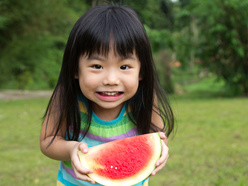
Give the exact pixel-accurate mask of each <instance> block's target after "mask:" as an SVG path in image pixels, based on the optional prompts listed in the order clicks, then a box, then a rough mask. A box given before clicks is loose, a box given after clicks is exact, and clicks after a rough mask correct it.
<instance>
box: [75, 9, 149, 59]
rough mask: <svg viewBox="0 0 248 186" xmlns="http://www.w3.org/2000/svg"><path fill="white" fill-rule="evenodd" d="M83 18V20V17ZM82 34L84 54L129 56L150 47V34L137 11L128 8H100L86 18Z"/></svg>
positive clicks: (82, 24) (81, 29)
mask: <svg viewBox="0 0 248 186" xmlns="http://www.w3.org/2000/svg"><path fill="white" fill-rule="evenodd" d="M79 21H80V20H79ZM80 22H81V24H80V27H81V28H80V29H79V30H80V31H79V33H78V39H77V40H78V47H77V48H80V51H79V52H80V54H81V55H88V56H90V55H92V54H93V53H98V54H101V55H104V56H107V55H108V53H109V51H110V50H111V49H113V51H114V53H115V55H120V56H127V55H128V54H130V53H133V52H134V51H136V53H137V55H138V57H139V54H138V53H139V52H138V51H140V49H141V48H142V47H143V46H146V45H147V43H146V34H145V30H144V27H143V25H142V24H141V22H140V21H139V19H138V18H137V15H136V14H135V12H134V11H133V10H131V9H129V8H125V7H118V6H117V7H116V6H115V7H114V8H113V7H109V6H103V7H96V8H94V9H93V10H92V11H89V12H88V13H86V14H85V16H83V17H82V20H81V21H80Z"/></svg>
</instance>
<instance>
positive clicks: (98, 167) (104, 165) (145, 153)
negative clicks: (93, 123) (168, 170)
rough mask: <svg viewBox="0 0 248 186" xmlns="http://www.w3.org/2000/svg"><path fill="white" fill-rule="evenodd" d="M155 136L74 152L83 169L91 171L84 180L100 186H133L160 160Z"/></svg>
mask: <svg viewBox="0 0 248 186" xmlns="http://www.w3.org/2000/svg"><path fill="white" fill-rule="evenodd" d="M160 154H161V139H160V136H159V134H158V133H150V134H144V135H139V136H135V137H130V138H125V139H121V140H116V141H112V142H109V143H105V144H102V145H97V146H94V147H91V148H89V151H88V153H87V154H83V153H82V152H80V151H79V152H78V155H79V158H80V161H81V164H82V166H83V167H85V168H88V169H91V170H93V173H92V174H89V175H88V176H89V177H90V178H92V179H93V180H95V181H96V182H98V183H100V184H102V185H108V186H112V185H115V186H116V185H118V186H127V185H134V184H136V183H139V182H141V181H142V180H144V179H145V178H147V177H148V176H149V175H150V174H151V173H152V171H153V170H154V169H155V163H156V161H157V160H158V159H159V158H160Z"/></svg>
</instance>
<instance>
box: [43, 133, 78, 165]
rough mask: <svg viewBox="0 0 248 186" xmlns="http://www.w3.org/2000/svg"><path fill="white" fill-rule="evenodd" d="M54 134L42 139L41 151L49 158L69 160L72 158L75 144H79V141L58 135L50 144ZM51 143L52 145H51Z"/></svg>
mask: <svg viewBox="0 0 248 186" xmlns="http://www.w3.org/2000/svg"><path fill="white" fill-rule="evenodd" d="M52 138H53V136H49V137H46V138H45V139H43V140H41V141H40V148H41V152H42V153H43V154H44V155H46V156H48V157H49V158H52V159H55V160H60V161H68V160H71V155H70V154H71V152H72V150H73V149H74V147H75V145H77V144H78V142H77V141H66V140H65V139H64V138H63V137H61V136H57V137H56V138H55V139H54V141H53V142H52V144H50V142H51V140H52ZM49 144H50V145H49Z"/></svg>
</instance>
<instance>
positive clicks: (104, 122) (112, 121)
mask: <svg viewBox="0 0 248 186" xmlns="http://www.w3.org/2000/svg"><path fill="white" fill-rule="evenodd" d="M126 107H127V105H126V104H125V105H124V106H123V108H122V109H121V112H120V114H119V116H118V117H117V118H116V119H114V120H111V121H105V120H102V119H100V118H99V117H98V116H97V115H96V114H95V113H94V112H93V113H92V117H93V118H94V120H95V121H96V122H97V123H98V124H102V125H115V124H116V123H118V122H120V121H121V120H122V118H123V116H124V114H125V112H126V110H127V109H126Z"/></svg>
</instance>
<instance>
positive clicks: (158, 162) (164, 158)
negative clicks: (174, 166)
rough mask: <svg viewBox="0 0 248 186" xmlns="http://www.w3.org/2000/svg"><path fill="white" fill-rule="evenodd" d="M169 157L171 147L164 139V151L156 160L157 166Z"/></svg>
mask: <svg viewBox="0 0 248 186" xmlns="http://www.w3.org/2000/svg"><path fill="white" fill-rule="evenodd" d="M168 157H169V148H168V147H167V146H166V145H165V143H164V142H163V141H162V152H161V157H160V158H159V160H158V161H157V162H156V164H155V165H156V166H159V165H160V164H161V163H163V162H164V161H165V160H166V159H168Z"/></svg>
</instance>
